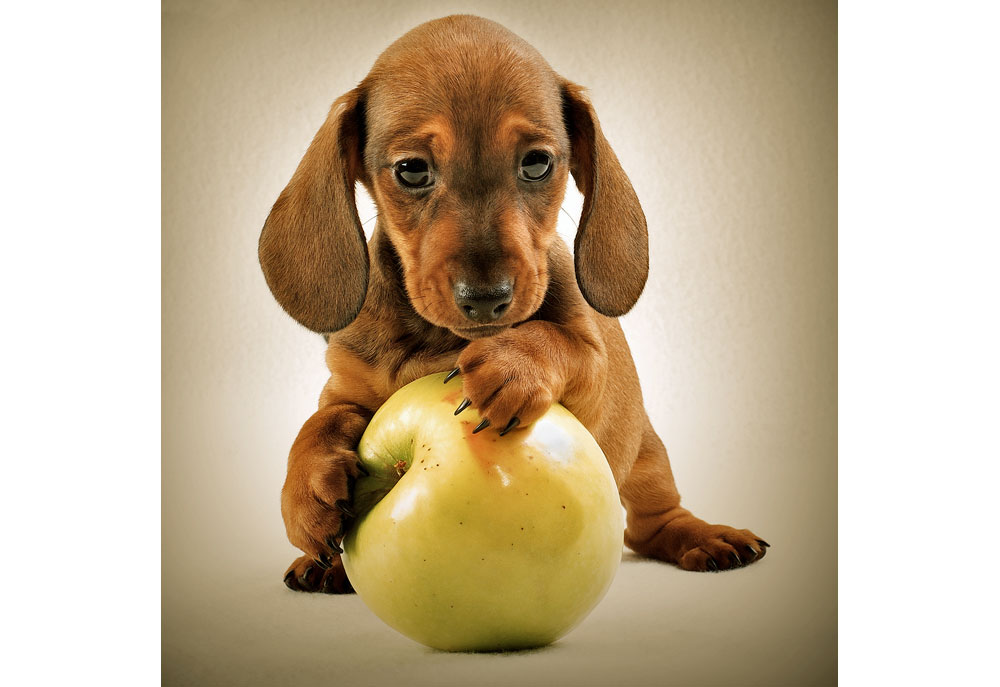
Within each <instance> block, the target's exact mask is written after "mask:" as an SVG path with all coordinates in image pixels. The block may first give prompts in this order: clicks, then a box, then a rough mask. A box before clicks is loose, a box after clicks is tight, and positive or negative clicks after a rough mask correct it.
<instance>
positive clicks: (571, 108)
mask: <svg viewBox="0 0 1000 687" xmlns="http://www.w3.org/2000/svg"><path fill="white" fill-rule="evenodd" d="M561 85H562V101H563V120H564V121H565V124H566V133H567V134H568V135H569V140H570V146H571V156H570V171H571V172H572V173H573V178H574V179H575V180H576V186H577V188H579V189H580V193H582V194H583V212H581V213H580V225H579V227H578V228H577V230H576V241H575V242H574V244H573V245H574V258H573V261H574V263H575V266H576V281H577V283H578V284H579V285H580V291H581V292H582V293H583V297H584V298H585V299H586V300H587V302H588V303H589V304H590V305H591V307H592V308H594V310H596V311H597V312H599V313H601V314H602V315H607V316H609V317H617V316H619V315H624V314H625V313H626V312H628V311H629V310H631V308H632V306H633V305H635V302H636V301H637V300H638V299H639V294H641V293H642V289H643V287H644V286H645V285H646V276H647V275H648V273H649V240H648V237H647V235H646V217H645V215H643V213H642V207H640V205H639V199H638V198H637V197H636V195H635V191H634V190H633V189H632V184H631V183H629V180H628V177H627V176H625V172H624V170H622V166H621V164H620V163H619V162H618V158H617V157H616V156H615V152H614V151H613V150H611V146H610V145H609V144H608V142H607V140H606V139H605V138H604V134H602V133H601V127H600V124H599V123H598V121H597V115H595V114H594V109H593V108H592V107H591V106H590V102H589V101H588V100H587V99H586V97H585V96H584V95H583V88H581V87H580V86H577V85H576V84H574V83H570V82H569V81H563V82H562V84H561Z"/></svg>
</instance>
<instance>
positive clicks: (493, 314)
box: [454, 279, 513, 324]
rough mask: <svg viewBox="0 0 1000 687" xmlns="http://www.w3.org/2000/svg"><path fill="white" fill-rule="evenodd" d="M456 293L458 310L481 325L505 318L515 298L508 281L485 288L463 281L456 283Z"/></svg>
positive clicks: (488, 285)
mask: <svg viewBox="0 0 1000 687" xmlns="http://www.w3.org/2000/svg"><path fill="white" fill-rule="evenodd" d="M454 293H455V304H456V305H457V306H458V309H459V310H461V311H462V313H463V314H464V315H465V316H466V317H468V318H469V319H470V320H472V321H473V322H478V323H480V324H486V323H487V322H493V321H494V320H499V319H500V318H501V317H503V314H504V313H505V312H507V306H509V305H510V301H511V298H513V289H512V288H511V285H510V281H509V280H507V279H505V280H503V281H502V282H498V283H496V284H487V285H485V286H479V285H477V286H470V285H469V284H466V283H465V282H463V281H460V282H456V284H455V288H454Z"/></svg>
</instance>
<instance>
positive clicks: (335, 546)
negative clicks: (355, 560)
mask: <svg viewBox="0 0 1000 687" xmlns="http://www.w3.org/2000/svg"><path fill="white" fill-rule="evenodd" d="M326 545H327V546H329V547H330V549H331V550H332V551H333V552H334V553H344V550H343V549H342V548H340V544H338V543H337V542H335V541H333V540H332V539H331V540H330V541H328V542H327V543H326Z"/></svg>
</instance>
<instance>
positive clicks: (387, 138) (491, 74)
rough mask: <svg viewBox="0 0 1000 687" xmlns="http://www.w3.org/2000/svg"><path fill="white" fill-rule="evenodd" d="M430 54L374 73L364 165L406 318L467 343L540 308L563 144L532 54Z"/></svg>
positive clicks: (415, 51)
mask: <svg viewBox="0 0 1000 687" xmlns="http://www.w3.org/2000/svg"><path fill="white" fill-rule="evenodd" d="M430 45H431V47H428V44H427V43H423V42H421V43H417V44H404V45H403V46H400V47H399V49H398V50H394V51H392V52H391V53H389V54H388V55H387V56H385V58H384V59H383V60H380V63H379V64H377V65H376V67H375V69H374V70H373V75H374V78H372V79H371V81H370V83H369V85H368V88H369V90H368V93H369V97H368V101H367V122H368V130H367V145H366V149H365V166H366V169H367V173H368V176H369V178H370V179H371V187H372V191H373V194H374V198H375V201H376V204H377V205H378V208H379V211H380V215H379V220H380V222H381V227H382V228H383V229H384V231H385V232H386V235H387V236H388V237H389V239H390V240H391V241H392V243H393V246H394V247H395V248H396V251H397V253H398V255H399V258H400V261H401V263H402V266H403V272H404V281H405V285H406V290H407V293H408V295H409V298H410V300H411V302H412V304H413V306H414V308H415V309H416V310H417V312H418V313H420V315H421V316H422V317H424V318H425V319H427V320H428V321H430V322H431V323H433V324H435V325H438V326H440V327H446V328H448V329H450V330H451V331H453V332H454V333H456V334H458V335H459V336H462V337H465V338H468V339H474V338H479V337H482V336H488V335H492V334H495V333H497V332H498V331H501V330H502V329H504V328H506V327H508V326H510V325H512V324H515V323H517V322H521V321H523V320H525V319H527V318H528V317H529V316H530V315H531V314H532V313H533V312H534V311H535V310H537V309H538V307H539V306H540V305H541V303H542V299H543V298H544V295H545V292H546V289H547V287H548V270H547V255H548V251H549V247H550V245H551V243H552V241H553V240H554V238H555V235H556V234H555V227H556V220H557V216H558V213H559V208H560V205H561V203H562V200H563V195H564V190H565V187H566V181H567V178H568V173H569V157H570V150H569V143H568V138H567V135H566V128H565V125H564V123H563V117H562V108H561V98H560V91H559V84H558V81H557V79H556V77H555V75H554V74H553V73H552V70H551V69H549V68H548V65H545V64H544V63H543V62H541V60H540V58H538V57H537V55H534V54H532V53H533V50H530V49H528V50H525V49H524V46H519V45H514V46H507V45H506V44H505V48H506V49H505V50H503V51H496V50H483V49H476V50H470V49H469V46H464V49H463V46H456V45H454V44H452V43H451V42H441V41H434V42H431V44H430ZM456 55H458V56H459V59H457V60H456ZM433 65H437V67H436V68H433Z"/></svg>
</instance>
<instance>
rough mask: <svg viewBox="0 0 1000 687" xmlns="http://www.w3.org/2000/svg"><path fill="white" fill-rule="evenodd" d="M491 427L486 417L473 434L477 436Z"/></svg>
mask: <svg viewBox="0 0 1000 687" xmlns="http://www.w3.org/2000/svg"><path fill="white" fill-rule="evenodd" d="M489 426H490V421H489V420H487V419H486V418H485V417H484V418H483V421H482V422H480V423H479V424H478V425H476V428H475V429H474V430H472V433H473V434H475V433H476V432H482V431H483V430H484V429H486V428H487V427H489Z"/></svg>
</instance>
